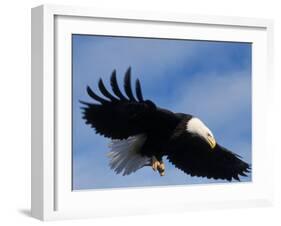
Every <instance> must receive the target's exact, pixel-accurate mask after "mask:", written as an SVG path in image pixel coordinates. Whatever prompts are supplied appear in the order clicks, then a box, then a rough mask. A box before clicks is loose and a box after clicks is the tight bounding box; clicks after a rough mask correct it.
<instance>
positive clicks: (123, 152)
mask: <svg viewBox="0 0 281 226" xmlns="http://www.w3.org/2000/svg"><path fill="white" fill-rule="evenodd" d="M272 29H273V25H272V22H271V21H270V20H264V19H251V18H234V17H215V16H194V15H171V14H163V15H160V14H153V13H148V12H146V13H144V12H118V11H104V10H102V11H101V10H95V9H88V8H79V7H65V6H63V7H62V6H52V5H47V6H46V5H44V6H39V7H37V8H34V9H32V215H33V216H34V217H36V218H39V219H42V220H52V219H63V218H78V217H79V218H81V217H95V216H113V215H128V214H139V213H156V212H165V211H166V212H168V211H184V210H188V209H204V208H226V207H234V206H237V207H238V206H257V205H266V204H270V203H271V202H272V178H270V177H268V176H267V175H268V173H267V172H270V171H271V170H272V149H271V148H269V145H270V144H269V143H268V140H267V134H268V133H269V130H268V127H269V126H268V122H267V117H268V115H269V114H270V111H271V108H270V98H271V94H270V93H271V92H270V90H271V85H272V82H273V75H272V72H271V68H272V66H271V62H272Z"/></svg>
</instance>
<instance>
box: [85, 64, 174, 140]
mask: <svg viewBox="0 0 281 226" xmlns="http://www.w3.org/2000/svg"><path fill="white" fill-rule="evenodd" d="M110 84H111V88H112V91H113V93H114V95H113V94H111V93H110V92H109V91H108V90H107V89H106V88H105V86H104V84H103V81H102V79H100V80H99V84H98V86H99V90H100V91H101V93H102V94H103V95H104V97H105V98H103V97H100V96H98V95H97V94H96V93H94V92H93V91H92V90H91V88H90V87H87V92H88V94H89V96H90V97H91V98H93V99H94V100H95V101H97V102H99V103H87V102H84V101H80V102H81V103H82V104H84V105H85V106H83V107H82V109H83V118H84V119H85V121H86V124H89V125H90V126H91V127H93V128H95V130H96V132H97V133H99V134H101V135H103V136H105V137H109V138H112V139H127V138H128V137H129V136H134V135H137V134H140V133H145V132H146V131H147V130H149V128H150V127H151V125H152V124H153V122H154V119H157V118H163V115H164V118H167V117H166V115H169V116H171V117H172V114H171V113H170V114H169V113H166V112H165V111H162V110H160V109H158V108H157V107H156V105H155V104H154V103H153V102H152V101H150V100H145V101H144V100H143V96H142V91H141V86H140V82H139V80H138V79H137V80H136V98H135V97H134V95H133V91H132V88H131V69H130V68H129V69H128V70H127V72H126V74H125V77H124V90H125V93H126V96H125V95H124V94H123V93H122V92H121V91H120V89H119V86H118V84H117V79H116V71H113V73H112V75H111V79H110ZM164 123H165V122H164Z"/></svg>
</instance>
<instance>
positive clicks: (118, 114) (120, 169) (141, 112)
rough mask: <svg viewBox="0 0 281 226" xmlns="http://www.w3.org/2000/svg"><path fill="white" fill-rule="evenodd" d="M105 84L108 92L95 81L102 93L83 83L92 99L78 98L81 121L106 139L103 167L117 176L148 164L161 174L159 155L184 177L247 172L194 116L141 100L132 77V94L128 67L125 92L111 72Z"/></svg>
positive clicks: (233, 176) (245, 165)
mask: <svg viewBox="0 0 281 226" xmlns="http://www.w3.org/2000/svg"><path fill="white" fill-rule="evenodd" d="M110 85H111V88H112V91H113V93H111V92H109V91H108V90H107V89H106V87H105V85H104V84H103V81H102V79H100V80H99V82H98V87H99V90H100V92H101V93H102V94H103V96H104V97H101V96H98V95H97V94H96V93H95V92H94V91H93V90H92V89H91V88H90V87H87V93H88V95H89V96H90V97H91V98H92V99H93V100H94V101H95V102H85V101H80V102H81V103H82V104H83V106H82V107H81V108H82V109H83V119H85V122H86V124H88V125H90V126H91V127H92V128H94V129H95V131H96V133H97V134H99V135H102V136H104V137H106V138H110V139H111V140H112V142H111V145H110V147H111V150H110V152H109V153H108V157H109V159H110V163H109V165H110V167H111V168H112V169H113V170H114V171H115V172H116V173H117V174H119V173H122V174H123V175H129V174H131V173H133V172H135V171H137V170H139V169H141V168H142V167H144V166H151V167H152V169H153V170H154V171H158V172H159V173H160V175H161V176H163V175H164V172H165V165H164V162H163V157H166V158H167V160H168V161H170V162H171V163H172V164H173V165H175V167H177V168H179V169H180V170H182V171H184V172H185V173H186V174H188V175H190V176H198V177H207V178H213V179H224V180H228V181H231V180H232V179H235V180H240V179H239V176H247V175H246V173H248V172H250V165H249V164H248V163H246V162H244V161H243V160H242V159H241V157H240V156H239V155H237V154H235V153H233V152H231V151H229V150H227V149H226V148H224V147H222V146H221V145H219V144H218V143H217V142H216V140H215V138H214V135H213V133H212V132H211V130H210V129H209V128H208V127H207V126H206V125H205V124H204V123H203V122H202V121H201V120H200V119H198V118H196V117H194V116H192V115H189V114H184V113H174V112H172V111H169V110H167V109H164V108H160V107H159V106H157V105H156V104H155V103H154V102H153V101H152V100H149V99H147V100H145V99H144V98H143V95H142V90H141V85H140V81H139V80H138V79H136V82H135V95H134V94H133V91H132V87H131V68H129V69H128V70H127V71H126V73H125V77H124V91H125V95H124V93H123V92H121V90H120V88H119V86H118V83H117V78H116V71H115V70H114V71H113V72H112V75H111V78H110Z"/></svg>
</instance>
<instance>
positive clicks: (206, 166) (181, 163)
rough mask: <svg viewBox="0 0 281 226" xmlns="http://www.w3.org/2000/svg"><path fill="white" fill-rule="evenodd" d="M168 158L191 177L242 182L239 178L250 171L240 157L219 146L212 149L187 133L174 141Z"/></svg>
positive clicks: (170, 146) (198, 138)
mask: <svg viewBox="0 0 281 226" xmlns="http://www.w3.org/2000/svg"><path fill="white" fill-rule="evenodd" d="M167 158H168V160H169V161H170V162H171V163H173V164H174V165H175V166H176V167H177V168H179V169H181V170H182V171H184V172H185V173H187V174H189V175H191V176H198V177H207V178H214V179H225V180H228V181H231V180H232V179H235V180H240V179H239V176H240V175H241V176H246V174H245V173H247V172H249V170H250V165H249V164H248V163H246V162H244V161H242V160H241V159H240V156H238V155H236V154H235V153H232V152H231V151H229V150H227V149H226V148H224V147H222V146H220V145H218V144H217V145H216V147H215V148H214V149H211V148H210V146H209V145H208V144H207V142H205V141H204V140H202V139H201V138H200V137H198V136H191V135H190V134H188V133H187V132H183V133H182V134H180V135H179V136H177V137H175V138H173V139H172V141H171V143H170V145H169V151H168V154H167Z"/></svg>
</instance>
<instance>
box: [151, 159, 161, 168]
mask: <svg viewBox="0 0 281 226" xmlns="http://www.w3.org/2000/svg"><path fill="white" fill-rule="evenodd" d="M159 166H160V162H159V161H158V160H157V159H156V157H154V156H153V157H152V159H151V167H152V169H153V170H154V171H156V170H158V168H159Z"/></svg>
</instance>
